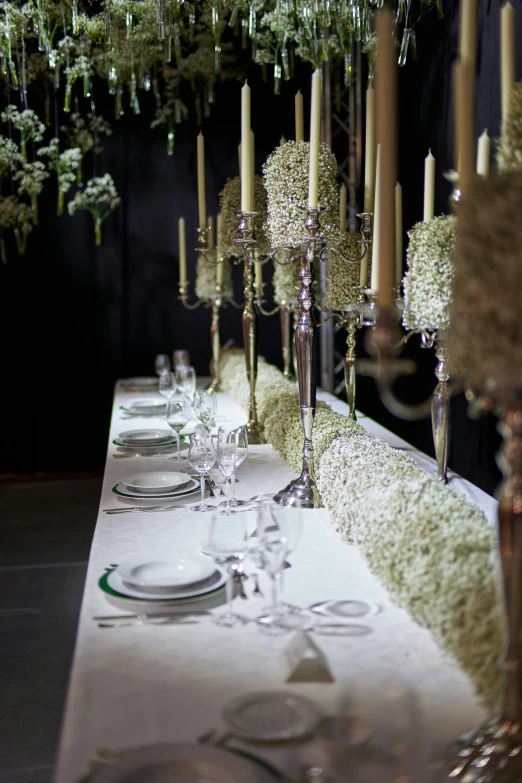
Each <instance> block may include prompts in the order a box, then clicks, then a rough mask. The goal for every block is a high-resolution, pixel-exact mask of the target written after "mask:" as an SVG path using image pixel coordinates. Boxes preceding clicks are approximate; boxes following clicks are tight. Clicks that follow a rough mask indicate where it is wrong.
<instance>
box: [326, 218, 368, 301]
mask: <svg viewBox="0 0 522 783" xmlns="http://www.w3.org/2000/svg"><path fill="white" fill-rule="evenodd" d="M338 249H339V251H340V252H341V253H342V254H343V255H344V257H345V258H354V259H355V258H359V257H360V256H361V254H362V237H361V234H360V232H358V231H347V232H346V233H345V234H343V236H342V238H341V240H340V243H339V245H338ZM368 266H370V265H368ZM360 275H361V264H360V263H358V264H349V263H347V262H346V261H344V260H343V259H342V258H340V257H339V256H338V255H336V254H335V253H334V252H330V254H329V258H328V267H327V272H326V296H325V300H324V304H325V307H327V308H328V309H329V310H345V309H346V308H347V307H350V305H354V304H356V303H357V302H358V301H359V298H360V294H359V283H360Z"/></svg>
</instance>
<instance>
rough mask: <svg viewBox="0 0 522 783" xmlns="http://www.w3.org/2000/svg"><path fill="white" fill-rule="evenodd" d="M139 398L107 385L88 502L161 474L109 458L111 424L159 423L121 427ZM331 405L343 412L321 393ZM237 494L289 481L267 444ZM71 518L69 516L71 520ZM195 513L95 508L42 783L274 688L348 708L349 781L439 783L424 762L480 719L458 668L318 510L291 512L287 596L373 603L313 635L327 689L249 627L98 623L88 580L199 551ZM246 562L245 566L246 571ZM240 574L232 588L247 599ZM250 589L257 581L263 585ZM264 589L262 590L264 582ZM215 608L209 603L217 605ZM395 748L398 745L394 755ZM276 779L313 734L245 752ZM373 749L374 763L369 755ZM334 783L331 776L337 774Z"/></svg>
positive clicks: (457, 482)
mask: <svg viewBox="0 0 522 783" xmlns="http://www.w3.org/2000/svg"><path fill="white" fill-rule="evenodd" d="M147 396H149V397H150V396H151V395H144V394H140V393H136V392H132V393H130V392H124V391H123V390H122V389H121V387H119V386H117V388H116V394H115V400H114V410H113V416H112V422H111V430H110V440H109V449H108V456H107V465H106V470H105V477H104V483H103V490H102V497H101V504H100V509H103V508H108V507H114V506H117V505H118V503H119V502H120V501H119V500H118V499H117V497H116V496H115V495H114V494H113V493H112V491H111V490H112V487H113V486H114V485H115V484H116V483H117V482H118V481H119V480H120V479H121V478H122V477H123V476H124V475H126V474H129V473H133V472H136V471H138V470H139V471H142V470H156V469H165V468H167V467H168V469H175V465H176V463H173V462H168V461H166V459H165V458H163V457H158V458H156V457H154V458H147V459H145V458H134V457H133V458H129V459H115V458H114V457H113V455H114V454H115V453H117V447H116V446H114V445H113V444H112V440H113V439H114V437H116V436H117V434H118V433H119V432H121V431H123V430H125V429H131V428H139V427H147V426H151V425H152V426H160V424H163V426H164V422H163V423H162V422H161V421H160V420H159V419H158V420H156V419H137V418H133V419H132V421H131V420H130V419H128V417H126V414H125V413H124V412H123V411H122V410H121V409H120V405H122V403H129V402H131V401H134V400H137V399H140V398H141V399H144V398H146V397H147ZM320 396H321V398H322V399H325V400H326V401H327V402H329V403H330V404H331V405H332V407H333V408H334V409H335V410H337V411H339V412H341V413H346V410H347V406H346V405H344V404H343V403H342V402H340V401H339V400H337V399H336V398H334V397H332V396H331V395H327V394H324V393H323V394H321V395H320ZM220 416H221V417H222V419H223V424H226V425H229V424H230V425H232V424H233V423H242V422H244V421H245V413H244V411H242V410H241V409H240V408H239V407H238V406H237V405H236V404H235V402H234V401H233V400H232V399H230V398H229V397H228V396H226V395H223V394H220V395H219V406H218V423H219V420H220ZM359 421H360V423H361V424H362V425H363V426H364V427H365V429H367V430H368V431H369V432H371V433H372V434H374V435H376V436H377V437H381V438H383V439H384V440H386V441H387V442H388V443H390V444H391V445H392V446H396V447H398V448H403V449H407V450H408V452H409V453H410V454H411V456H412V457H413V458H414V459H415V461H416V462H417V463H418V464H419V465H420V466H421V467H423V468H425V469H426V470H427V471H428V472H430V473H434V472H435V465H434V462H433V460H431V459H429V458H428V457H426V456H425V455H423V454H421V453H420V452H418V451H415V450H414V449H413V448H412V447H411V446H409V445H408V444H407V443H405V442H404V441H402V440H401V439H400V438H397V437H396V436H395V435H393V434H392V433H390V432H388V431H387V430H385V429H384V428H383V427H381V426H380V425H378V424H376V423H375V422H373V421H371V420H370V419H368V418H364V417H361V418H360V419H359ZM237 476H238V484H237V488H236V489H237V494H238V495H239V496H244V497H249V496H251V495H253V494H256V493H260V492H263V493H264V492H272V491H273V492H275V491H277V490H278V489H281V488H282V487H283V486H285V484H286V483H287V482H288V481H289V480H290V479H291V478H293V477H294V476H295V474H294V473H293V472H292V471H291V470H290V469H289V468H288V467H287V466H286V465H285V464H284V463H283V462H282V461H281V459H280V458H279V457H278V456H277V455H276V454H275V452H274V451H273V450H272V448H271V447H270V446H254V447H251V448H250V450H249V455H248V457H247V459H246V461H245V462H244V463H243V465H242V466H241V467H240V468H239V470H238V474H237ZM451 485H452V487H454V488H455V489H456V491H458V492H463V493H465V494H466V495H468V496H469V497H471V498H472V499H473V500H474V501H475V502H476V503H477V504H478V505H479V506H480V507H481V508H482V509H483V511H484V512H485V514H486V515H487V516H488V518H489V519H491V520H492V521H493V520H494V518H495V514H496V502H495V501H494V500H493V499H492V498H490V497H489V496H488V495H486V494H485V493H483V492H481V491H480V490H479V489H477V488H476V487H474V486H473V485H471V484H470V483H469V482H466V481H464V480H463V479H460V478H458V477H456V476H454V475H452V477H451ZM71 524H74V520H72V521H71ZM207 528H208V515H206V514H194V513H192V512H190V511H188V510H186V509H183V508H181V509H179V510H175V511H172V512H166V513H159V514H153V513H149V514H147V513H141V514H128V515H127V514H121V515H114V516H107V515H105V514H103V513H102V512H101V511H100V515H99V518H98V524H97V527H96V531H95V534H94V539H93V543H92V550H91V555H90V560H89V567H88V571H87V578H86V585H85V592H84V597H83V603H82V608H81V614H80V622H79V629H78V637H77V641H76V649H75V655H74V663H73V668H72V674H71V679H70V684H69V692H68V697H67V702H66V708H65V713H64V722H63V729H62V737H61V746H60V754H59V763H58V770H57V777H56V783H74V782H75V781H77V780H79V779H80V778H81V776H82V775H85V774H86V772H87V770H88V765H89V761H90V760H91V759H94V758H96V756H97V751H98V750H99V749H100V748H107V747H110V748H121V749H123V748H130V747H132V746H136V745H144V744H149V743H154V742H164V741H195V740H196V738H197V737H198V735H200V734H202V733H204V732H205V731H207V730H208V729H210V728H212V727H216V726H219V721H220V715H221V712H222V709H223V707H224V705H225V704H226V703H227V702H228V701H229V700H230V699H232V698H235V697H236V696H238V695H240V694H243V693H247V692H250V691H255V690H262V689H271V690H275V689H284V690H288V691H293V692H295V693H299V694H302V695H305V696H308V697H310V698H311V699H313V700H314V701H315V702H316V703H317V704H318V705H319V706H320V707H321V709H322V710H323V711H324V712H325V713H326V714H334V713H343V714H351V715H357V716H360V717H364V718H366V719H367V720H368V721H370V723H371V725H372V730H373V737H372V740H371V745H370V748H368V749H367V750H366V751H365V754H366V756H367V758H366V759H365V758H364V754H361V755H360V757H358V758H359V760H358V761H357V760H354V759H352V761H351V765H352V766H350V770H351V771H352V772H353V774H354V779H357V780H361V781H376V782H377V781H391V780H394V779H395V778H399V777H400V775H406V774H412V775H414V778H413V779H415V780H419V781H421V780H422V781H423V783H425V782H426V781H435V780H439V779H443V776H442V777H440V772H437V771H436V770H431V771H430V772H427V771H426V766H427V764H428V762H429V760H430V758H434V757H436V756H438V755H440V750H441V749H442V748H444V747H445V745H446V744H447V742H448V741H450V740H451V739H453V738H455V737H456V736H457V735H458V734H459V733H461V732H462V731H464V730H467V729H470V728H471V727H472V726H473V725H475V724H476V723H477V721H479V720H481V719H482V718H483V717H484V716H483V714H482V712H481V709H480V707H479V705H478V703H477V701H476V699H475V696H474V694H473V689H472V686H471V683H470V682H469V680H468V678H467V676H466V675H465V674H464V673H463V672H462V671H460V669H459V668H458V667H457V666H456V665H455V664H454V663H453V662H452V661H451V660H448V659H447V658H445V656H444V655H443V653H442V652H441V651H440V650H439V649H438V647H437V645H436V644H435V642H434V640H433V639H432V637H431V634H430V633H429V632H428V631H426V630H425V629H422V628H420V627H419V626H418V625H417V624H415V623H414V622H412V621H411V620H410V619H409V617H408V615H407V614H406V612H405V611H403V610H401V609H398V608H397V607H394V606H392V605H391V602H390V600H389V597H388V595H387V592H386V590H385V589H384V588H383V586H382V585H381V584H380V583H379V582H378V581H377V580H376V579H375V578H374V577H373V576H372V574H371V573H370V572H369V570H368V568H367V566H366V564H365V562H364V561H363V559H362V557H361V556H360V554H359V553H358V551H357V550H356V549H355V548H354V547H353V546H349V545H347V544H345V543H344V542H342V541H341V539H340V537H339V535H338V534H337V532H336V531H335V530H334V529H333V528H332V526H331V525H330V523H329V519H328V512H327V511H326V510H320V511H313V510H312V511H307V512H305V520H304V531H303V537H302V540H301V542H300V544H299V547H298V549H297V550H296V552H295V553H294V554H293V555H292V557H291V558H290V559H291V562H292V565H293V567H292V568H291V569H289V570H288V571H287V572H286V573H285V597H286V598H287V600H289V601H292V602H294V603H298V604H299V605H301V606H308V605H311V604H313V603H315V602H317V601H321V600H326V599H341V598H344V599H348V598H353V599H360V600H363V601H373V602H376V603H378V604H379V606H380V607H382V611H381V612H380V613H379V614H377V615H375V616H373V617H370V618H363V619H361V620H356V621H355V622H360V623H362V624H365V625H368V626H370V627H371V630H372V632H371V633H370V634H369V635H366V636H361V637H355V638H351V637H338V638H335V637H325V636H315V637H314V639H315V641H316V643H318V644H319V646H320V647H321V648H322V650H323V651H324V652H325V654H326V655H327V657H328V661H329V664H330V667H331V670H332V673H333V675H334V677H335V682H334V683H332V684H306V685H304V684H293V685H291V686H290V685H287V684H285V682H284V677H285V673H284V668H283V666H282V662H281V654H282V651H283V649H284V648H285V647H286V646H287V645H288V644H289V642H290V640H291V638H292V635H291V634H288V635H286V636H281V637H277V638H270V637H266V636H263V635H262V634H260V633H259V632H258V630H257V627H256V625H255V624H254V623H250V624H248V625H246V626H244V627H242V628H234V629H227V628H220V627H217V626H215V625H214V624H213V623H212V622H211V620H210V619H209V618H203V619H202V620H201V621H200V622H198V623H197V624H195V625H187V626H179V625H170V626H164V627H161V626H159V627H154V626H146V627H137V628H136V627H135V628H117V629H100V628H98V627H97V624H96V623H95V622H94V621H93V620H92V617H93V616H94V615H111V614H119V613H120V612H119V610H117V609H115V607H114V606H111V604H109V602H108V601H107V599H106V597H105V595H104V593H103V592H102V591H101V590H100V588H99V587H98V580H99V578H100V576H101V575H102V574H103V573H104V569H105V568H106V567H107V566H108V564H110V563H118V562H120V561H121V560H122V559H123V558H125V557H127V556H130V555H131V554H135V553H143V554H145V553H147V552H151V551H158V550H162V551H163V552H168V551H169V550H170V551H177V550H185V551H186V550H188V549H189V548H194V549H197V548H199V547H200V546H201V545H202V544H203V542H204V540H205V536H206V531H207ZM249 568H250V564H249V563H248V562H247V565H246V570H247V572H248V570H249ZM251 582H252V580H249V581H248V582H247V583H246V584H245V588H246V590H247V593H249V594H251V590H252V585H251ZM261 585H262V587H264V588H268V584H267V583H266V581H263V582H262V583H261ZM265 595H267V596H268V589H265ZM236 603H238V604H239V603H240V606H238V609H240V610H241V612H242V613H247V614H250V615H251V616H252V617H255V616H257V615H258V614H260V613H261V610H262V608H263V606H264V605H265V604H266V603H267V601H263V600H262V599H260V598H256V597H250V598H249V600H248V601H240V599H236ZM215 611H217V612H219V611H222V609H221V608H218V609H216V610H215ZM397 748H399V749H400V750H403V751H404V752H398V751H397ZM255 752H258V753H260V754H262V755H265V756H266V757H267V758H271V759H273V760H274V761H275V762H276V763H278V764H280V765H281V766H282V767H283V768H285V769H286V770H287V771H288V772H290V773H295V771H296V770H297V769H299V768H300V765H301V764H303V763H309V764H313V763H321V761H322V760H323V761H324V758H325V756H324V754H325V753H326V750H325V746H324V745H322V744H321V743H318V742H311V743H305V744H302V745H299V746H297V745H288V746H279V747H269V746H262V747H261V746H257V747H256V750H255ZM383 754H387V755H386V759H387V761H386V763H384V762H383V761H382V759H383ZM341 779H342V780H346V777H340V778H339V780H341Z"/></svg>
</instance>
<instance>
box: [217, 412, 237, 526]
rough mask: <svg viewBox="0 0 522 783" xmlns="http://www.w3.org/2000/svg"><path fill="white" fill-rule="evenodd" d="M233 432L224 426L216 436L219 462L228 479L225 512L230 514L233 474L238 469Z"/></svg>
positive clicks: (223, 473)
mask: <svg viewBox="0 0 522 783" xmlns="http://www.w3.org/2000/svg"><path fill="white" fill-rule="evenodd" d="M230 436H231V433H230V432H227V430H226V429H225V428H224V427H220V428H219V429H218V434H217V438H216V452H217V464H218V468H219V470H220V472H221V475H222V476H224V478H225V480H226V488H227V499H226V508H225V512H224V513H225V514H227V516H228V515H230V513H231V512H230V494H231V486H232V476H233V475H234V471H235V469H236V459H237V454H236V441H235V438H234V437H230Z"/></svg>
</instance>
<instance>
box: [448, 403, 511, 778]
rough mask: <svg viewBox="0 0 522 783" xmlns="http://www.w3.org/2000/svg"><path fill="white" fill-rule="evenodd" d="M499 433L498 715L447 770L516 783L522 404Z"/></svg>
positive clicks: (465, 745)
mask: <svg viewBox="0 0 522 783" xmlns="http://www.w3.org/2000/svg"><path fill="white" fill-rule="evenodd" d="M502 434H503V435H504V446H503V449H502V459H501V461H500V464H501V465H502V470H503V472H504V475H505V479H504V482H503V484H502V487H501V492H500V501H499V508H498V528H499V529H498V533H499V549H500V562H501V567H502V582H503V598H504V603H505V611H506V621H507V622H506V625H507V645H506V653H505V658H504V663H503V664H502V675H503V690H502V701H501V709H500V717H499V718H498V719H496V720H494V721H493V722H492V723H489V724H488V725H486V726H483V727H481V728H480V729H478V730H477V731H475V732H473V734H472V735H471V736H468V737H467V738H466V739H465V740H464V741H463V742H461V745H460V751H459V753H458V755H457V759H456V760H455V761H454V763H453V764H452V766H451V769H450V772H449V777H450V778H452V779H458V780H461V781H468V780H469V781H479V780H480V781H484V783H520V780H522V752H521V749H522V729H521V720H522V712H521V703H520V633H521V630H522V408H521V407H520V406H519V405H518V406H517V407H513V408H508V409H507V411H506V413H505V415H504V421H503V427H502ZM475 773H476V774H475Z"/></svg>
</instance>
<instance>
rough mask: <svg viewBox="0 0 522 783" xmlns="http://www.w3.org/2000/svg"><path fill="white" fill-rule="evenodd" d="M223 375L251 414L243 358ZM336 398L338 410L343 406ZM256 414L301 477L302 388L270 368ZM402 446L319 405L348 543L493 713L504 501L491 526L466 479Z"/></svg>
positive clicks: (330, 505) (233, 356) (318, 433)
mask: <svg viewBox="0 0 522 783" xmlns="http://www.w3.org/2000/svg"><path fill="white" fill-rule="evenodd" d="M221 373H222V387H223V391H226V392H227V393H228V394H230V395H231V396H233V397H234V398H235V399H236V400H237V401H238V402H239V404H240V405H242V406H245V404H246V402H247V400H248V384H247V381H246V377H245V371H244V359H243V356H242V354H241V353H239V352H237V353H236V352H229V353H228V354H227V355H226V356H225V357H224V361H223V367H222V371H221ZM327 398H328V399H329V401H331V402H332V403H333V404H335V402H334V401H335V398H333V397H332V396H331V395H327ZM257 407H258V416H259V422H260V424H261V426H262V427H263V428H264V431H265V436H266V438H267V441H268V442H269V443H271V444H272V446H273V447H274V448H275V449H276V451H277V452H278V453H279V454H280V455H281V456H282V457H283V459H284V460H285V461H286V462H287V463H288V464H289V465H290V466H291V467H292V468H294V469H295V470H300V469H301V461H302V451H301V450H302V442H303V436H302V427H301V419H300V413H299V400H298V394H297V390H296V386H295V384H294V383H292V382H291V381H288V380H287V379H286V378H284V377H283V375H282V373H280V372H279V370H277V369H276V368H275V367H272V366H270V365H268V364H267V363H266V362H264V361H260V364H259V370H258V381H257ZM363 421H364V420H363ZM368 421H370V420H368ZM371 424H372V425H374V426H375V423H374V422H371ZM380 429H381V430H382V428H380ZM388 434H391V433H388ZM396 440H397V442H398V445H399V449H397V448H392V447H391V446H390V445H389V444H388V443H386V442H384V441H383V440H381V439H380V438H375V437H374V435H372V434H371V433H369V432H367V431H366V429H365V427H364V424H358V423H355V422H352V421H349V420H348V419H347V418H346V416H345V415H342V414H341V413H337V412H335V410H332V407H330V405H328V404H327V403H326V402H325V401H324V400H322V401H319V402H318V405H317V413H316V418H315V423H314V430H313V444H314V451H315V461H316V472H317V485H318V488H319V492H320V494H321V498H322V500H323V503H324V505H325V507H326V508H327V509H328V511H329V512H330V516H331V519H332V521H333V522H334V523H335V524H336V525H337V527H338V529H339V530H340V532H341V533H342V535H343V538H345V540H347V541H349V542H351V543H355V544H356V545H357V546H358V547H359V549H360V550H361V552H362V553H363V555H364V556H365V558H366V560H367V562H368V564H369V566H370V568H371V569H372V571H373V572H374V574H375V575H376V576H377V577H378V578H379V579H380V580H381V581H382V582H383V583H384V584H385V585H386V587H387V588H388V590H389V591H390V593H391V595H392V596H393V597H394V599H395V600H396V601H397V603H398V604H399V605H400V606H402V607H404V608H405V609H406V610H407V611H408V612H409V614H410V615H411V617H412V618H413V619H415V620H416V621H417V622H419V623H421V624H422V625H425V626H427V627H428V628H429V629H430V630H431V631H432V633H433V634H434V636H435V637H436V638H437V640H438V641H439V643H440V644H441V645H442V647H443V648H444V649H445V650H447V651H448V652H449V653H451V654H452V655H453V656H455V658H456V659H457V660H458V661H459V663H460V664H461V666H462V667H463V668H464V669H465V671H467V672H468V674H469V675H470V677H471V678H472V680H473V681H474V684H475V686H476V688H477V692H478V693H479V694H480V696H481V697H482V698H483V699H484V702H485V704H486V705H487V706H488V708H490V709H491V708H493V707H495V706H496V701H497V698H498V696H499V693H500V669H499V662H500V657H501V653H502V650H503V638H504V637H503V618H502V613H501V605H500V600H499V595H498V591H497V584H498V582H497V577H496V557H495V555H496V551H495V548H494V530H495V528H494V526H493V524H492V523H493V521H494V520H495V518H496V503H495V501H493V500H492V501H491V505H490V513H489V514H488V517H489V518H488V519H487V518H486V517H485V516H484V514H483V513H482V511H481V510H480V509H479V508H478V507H477V505H476V504H475V503H474V502H471V501H470V500H468V499H467V498H466V497H463V496H462V495H461V494H456V493H455V492H454V491H453V489H452V487H453V486H458V485H459V479H458V477H457V476H455V475H453V478H452V483H451V487H446V486H444V485H442V484H441V483H440V482H439V481H437V480H436V479H435V478H433V476H430V475H428V474H427V473H426V470H424V469H423V467H424V468H425V467H428V466H429V467H430V468H432V469H431V471H430V472H431V473H432V474H433V473H434V472H435V470H436V469H435V470H433V466H434V465H435V463H434V461H433V460H429V459H428V458H427V457H424V456H423V455H419V454H418V453H417V455H418V457H420V462H421V464H422V463H424V464H423V465H422V467H419V466H418V465H417V464H416V462H415V461H414V460H413V459H412V458H411V457H410V456H408V455H407V454H406V453H405V452H404V447H405V446H406V447H407V444H405V443H404V441H401V440H400V439H399V438H397V439H396ZM412 451H413V450H412ZM417 461H419V459H418V460H417ZM463 484H464V482H460V487H459V488H460V489H461V490H462V486H463ZM467 486H468V487H469V485H467ZM481 494H483V493H481Z"/></svg>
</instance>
